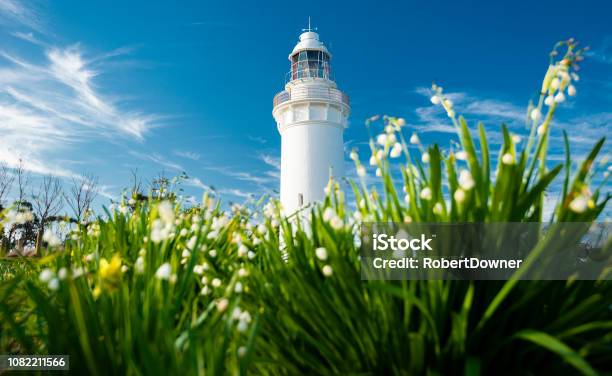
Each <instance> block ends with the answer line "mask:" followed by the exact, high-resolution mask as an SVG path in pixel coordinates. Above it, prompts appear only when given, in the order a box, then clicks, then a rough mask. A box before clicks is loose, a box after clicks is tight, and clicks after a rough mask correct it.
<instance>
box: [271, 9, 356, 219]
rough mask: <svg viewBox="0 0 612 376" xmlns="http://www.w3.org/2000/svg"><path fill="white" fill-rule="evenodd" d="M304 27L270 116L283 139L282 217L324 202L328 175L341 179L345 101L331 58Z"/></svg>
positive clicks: (348, 108)
mask: <svg viewBox="0 0 612 376" xmlns="http://www.w3.org/2000/svg"><path fill="white" fill-rule="evenodd" d="M308 24H309V25H308V29H305V30H304V32H303V33H302V34H301V35H300V40H299V42H298V43H297V44H296V46H295V47H294V48H293V51H292V52H291V53H290V54H289V61H291V71H290V72H289V73H287V76H286V79H285V82H286V84H285V90H283V91H281V92H280V93H278V94H276V96H274V110H273V111H272V114H273V115H274V119H275V120H276V124H277V127H278V131H279V132H280V134H281V137H282V150H281V182H280V185H281V187H280V191H281V203H282V206H283V211H284V213H285V214H286V215H290V214H292V213H295V212H296V211H297V210H299V209H300V208H302V207H304V206H305V205H308V204H310V203H313V202H316V201H321V200H323V199H324V198H325V186H326V185H327V182H328V180H329V177H330V175H332V176H333V177H334V179H338V178H340V177H341V176H342V175H343V165H344V151H343V148H344V145H343V140H342V134H343V132H344V128H346V126H347V119H348V116H349V113H350V106H349V98H348V96H347V95H346V94H344V93H343V92H342V91H340V90H338V88H337V86H336V83H335V82H334V80H333V75H332V71H331V67H330V60H331V54H330V53H329V51H328V50H327V48H326V47H325V45H324V44H323V43H322V42H321V41H320V40H319V34H317V33H316V32H314V31H313V30H312V29H311V28H310V20H309V21H308Z"/></svg>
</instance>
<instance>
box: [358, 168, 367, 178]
mask: <svg viewBox="0 0 612 376" xmlns="http://www.w3.org/2000/svg"><path fill="white" fill-rule="evenodd" d="M357 175H359V176H360V177H364V176H365V175H366V169H365V167H363V166H362V165H359V166H357Z"/></svg>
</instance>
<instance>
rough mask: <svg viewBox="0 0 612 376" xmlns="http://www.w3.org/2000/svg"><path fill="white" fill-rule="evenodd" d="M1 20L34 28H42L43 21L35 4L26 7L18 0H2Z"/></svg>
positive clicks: (0, 4)
mask: <svg viewBox="0 0 612 376" xmlns="http://www.w3.org/2000/svg"><path fill="white" fill-rule="evenodd" d="M0 22H3V23H7V22H12V23H16V24H19V25H24V26H27V27H29V28H32V29H34V30H41V29H42V22H41V18H40V16H39V14H38V12H37V11H36V10H35V9H34V8H33V4H28V6H27V7H26V6H25V5H24V2H21V1H18V0H0Z"/></svg>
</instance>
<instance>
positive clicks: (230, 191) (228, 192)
mask: <svg viewBox="0 0 612 376" xmlns="http://www.w3.org/2000/svg"><path fill="white" fill-rule="evenodd" d="M218 192H219V193H220V194H224V195H230V196H235V197H240V198H246V199H250V198H253V197H254V194H253V193H249V192H245V191H243V190H241V189H236V188H223V189H220V190H219V191H218Z"/></svg>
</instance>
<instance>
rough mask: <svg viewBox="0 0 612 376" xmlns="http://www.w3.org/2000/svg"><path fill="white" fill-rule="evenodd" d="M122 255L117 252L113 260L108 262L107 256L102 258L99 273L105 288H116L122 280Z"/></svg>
mask: <svg viewBox="0 0 612 376" xmlns="http://www.w3.org/2000/svg"><path fill="white" fill-rule="evenodd" d="M122 274H123V273H122V272H121V257H119V255H117V254H115V255H113V258H111V261H110V262H108V261H107V260H106V259H105V258H102V259H101V260H100V267H99V268H98V275H99V277H100V283H101V284H102V286H103V287H104V288H107V289H109V290H114V289H115V288H117V287H118V285H119V282H120V281H121V276H122Z"/></svg>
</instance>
